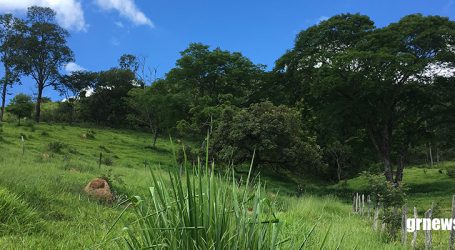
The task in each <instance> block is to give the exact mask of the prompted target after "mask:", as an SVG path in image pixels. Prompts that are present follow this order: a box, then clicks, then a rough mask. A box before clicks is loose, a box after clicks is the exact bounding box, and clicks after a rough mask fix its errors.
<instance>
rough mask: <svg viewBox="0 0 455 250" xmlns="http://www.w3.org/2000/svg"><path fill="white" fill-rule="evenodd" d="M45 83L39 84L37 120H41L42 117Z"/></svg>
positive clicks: (36, 108)
mask: <svg viewBox="0 0 455 250" xmlns="http://www.w3.org/2000/svg"><path fill="white" fill-rule="evenodd" d="M43 87H44V84H43V83H39V84H38V96H37V98H36V106H35V121H36V122H39V121H40V118H41V99H42V97H43Z"/></svg>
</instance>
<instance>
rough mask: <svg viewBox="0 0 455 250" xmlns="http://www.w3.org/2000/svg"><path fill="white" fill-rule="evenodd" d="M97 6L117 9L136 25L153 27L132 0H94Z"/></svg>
mask: <svg viewBox="0 0 455 250" xmlns="http://www.w3.org/2000/svg"><path fill="white" fill-rule="evenodd" d="M95 1H96V3H97V4H98V6H100V7H101V8H102V9H105V10H117V11H118V12H119V13H120V15H121V16H123V17H125V18H127V19H129V20H130V21H131V22H133V23H134V24H136V25H148V26H150V27H152V28H153V27H154V25H153V23H152V21H151V20H150V19H149V18H148V17H147V16H146V15H145V14H144V13H143V12H142V11H140V10H139V9H138V8H137V6H136V4H135V3H134V0H95Z"/></svg>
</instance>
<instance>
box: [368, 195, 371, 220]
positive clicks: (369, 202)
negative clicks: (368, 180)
mask: <svg viewBox="0 0 455 250" xmlns="http://www.w3.org/2000/svg"><path fill="white" fill-rule="evenodd" d="M367 207H368V218H370V215H371V197H370V195H368V197H367Z"/></svg>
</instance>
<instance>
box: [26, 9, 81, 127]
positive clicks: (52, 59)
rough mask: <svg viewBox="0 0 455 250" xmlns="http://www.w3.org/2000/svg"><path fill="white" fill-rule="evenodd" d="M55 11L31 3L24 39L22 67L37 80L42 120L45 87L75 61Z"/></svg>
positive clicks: (38, 111)
mask: <svg viewBox="0 0 455 250" xmlns="http://www.w3.org/2000/svg"><path fill="white" fill-rule="evenodd" d="M55 15H56V13H55V11H53V10H52V9H50V8H45V7H37V6H32V7H29V8H28V12H27V24H28V29H27V33H26V35H25V37H24V39H23V40H22V57H21V58H22V67H23V69H24V71H25V72H27V74H28V75H30V76H31V77H32V78H33V79H34V80H35V82H36V87H37V98H36V106H35V120H36V121H37V122H39V120H40V114H41V101H42V96H43V90H44V89H45V88H47V87H50V86H52V87H54V88H56V87H57V86H58V84H59V77H60V69H61V67H63V66H64V65H66V64H67V63H69V62H71V61H73V60H74V57H73V52H72V50H71V49H70V48H69V47H68V46H67V44H66V40H67V38H68V36H69V33H68V32H67V31H66V30H64V29H63V28H62V27H60V26H59V25H58V24H57V23H56V22H55Z"/></svg>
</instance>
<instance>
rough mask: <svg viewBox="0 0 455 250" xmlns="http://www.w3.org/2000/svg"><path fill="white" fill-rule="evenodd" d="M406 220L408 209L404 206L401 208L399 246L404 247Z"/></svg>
mask: <svg viewBox="0 0 455 250" xmlns="http://www.w3.org/2000/svg"><path fill="white" fill-rule="evenodd" d="M407 219H408V208H407V207H406V205H404V206H403V209H402V216H401V244H403V245H406V240H407V237H408V235H407V231H406V220H407Z"/></svg>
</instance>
